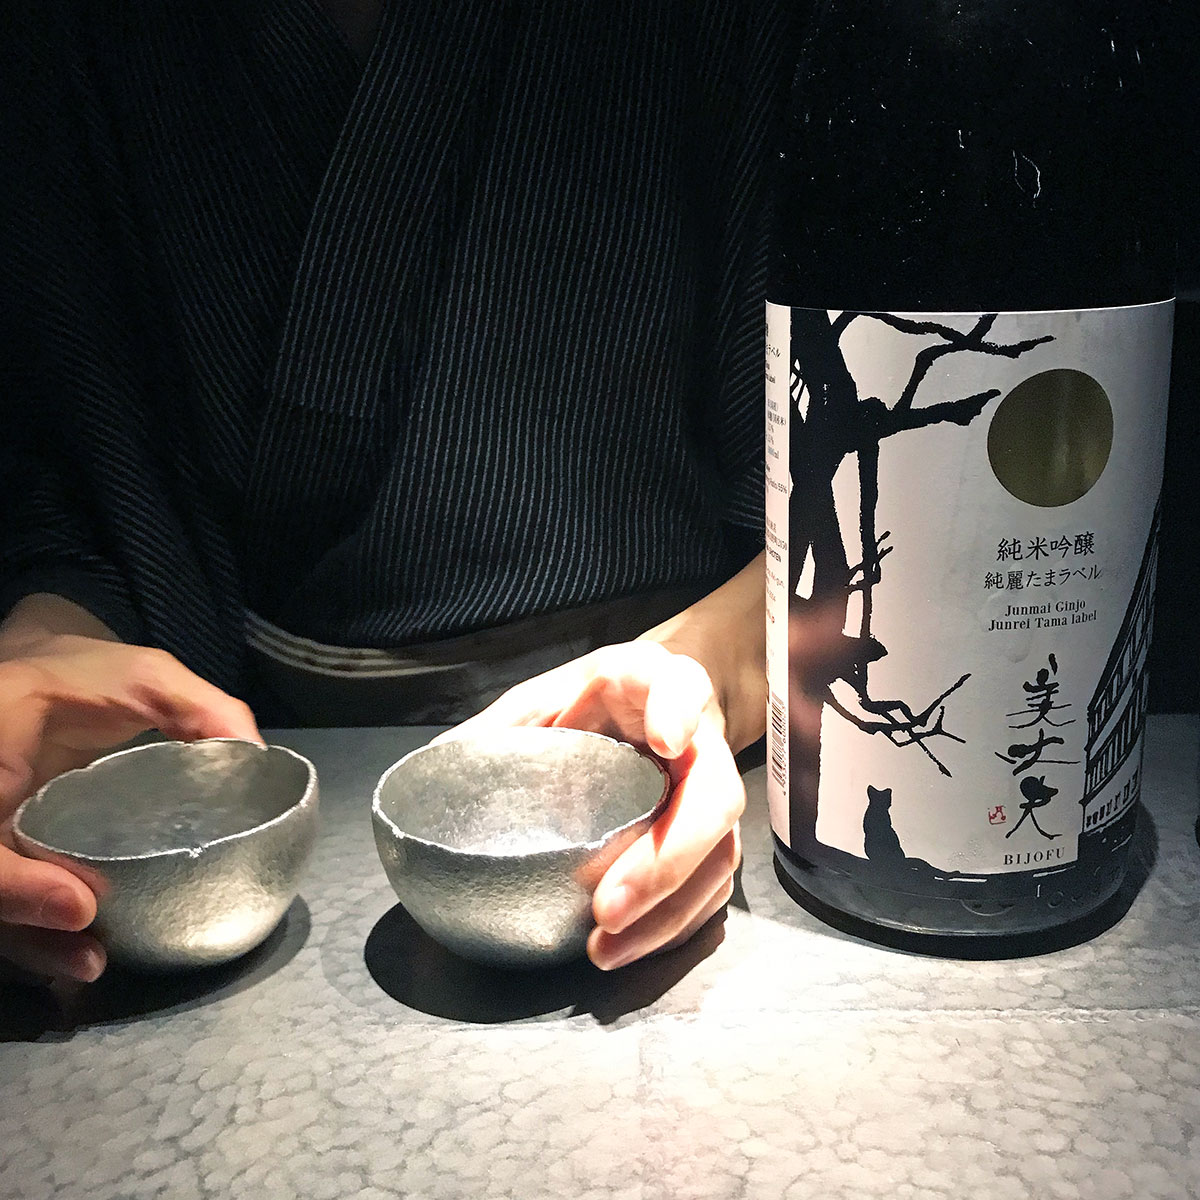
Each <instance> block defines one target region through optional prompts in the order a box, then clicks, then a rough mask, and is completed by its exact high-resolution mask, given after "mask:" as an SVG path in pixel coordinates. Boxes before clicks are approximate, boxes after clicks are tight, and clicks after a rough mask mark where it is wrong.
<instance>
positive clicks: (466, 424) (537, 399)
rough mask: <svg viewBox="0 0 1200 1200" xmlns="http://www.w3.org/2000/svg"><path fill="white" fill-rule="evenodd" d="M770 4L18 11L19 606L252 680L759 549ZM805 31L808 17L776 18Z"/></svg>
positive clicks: (12, 426) (295, 1)
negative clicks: (268, 631) (48, 604)
mask: <svg viewBox="0 0 1200 1200" xmlns="http://www.w3.org/2000/svg"><path fill="white" fill-rule="evenodd" d="M787 7H788V6H786V5H783V4H776V3H771V2H768V0H661V2H657V3H656V2H654V0H628V2H616V0H614V2H611V3H598V2H582V0H579V2H568V0H528V2H525V3H521V2H517V0H438V3H437V4H429V5H424V4H389V5H388V6H387V11H386V13H385V15H384V19H383V24H382V27H381V29H380V32H379V35H378V37H377V39H376V42H375V45H374V48H373V50H372V52H371V54H370V57H369V58H368V60H367V62H366V63H365V65H363V64H361V63H359V62H358V61H357V60H356V58H355V56H354V55H353V54H352V53H351V51H350V50H349V48H348V47H347V46H346V44H345V43H344V42H343V41H342V39H341V38H340V36H339V34H338V32H337V30H336V29H335V28H334V26H333V25H332V23H331V22H330V20H329V18H328V17H327V16H326V15H325V13H324V12H323V11H321V9H320V8H319V6H318V5H317V4H316V3H314V0H207V2H205V0H190V2H188V3H184V2H182V0H12V2H10V3H7V4H6V5H5V6H4V11H3V14H2V15H0V34H2V35H3V37H4V44H5V46H6V48H7V52H8V54H9V57H10V65H9V67H7V68H6V69H5V70H4V72H3V76H4V82H3V83H0V88H2V89H3V92H2V94H0V100H2V101H3V105H4V114H3V120H4V121H5V129H4V145H3V151H4V161H3V163H0V177H2V182H0V189H2V190H3V202H4V210H3V213H2V214H0V215H2V217H3V224H2V227H0V320H2V321H3V337H4V343H3V354H4V360H3V366H4V372H3V374H4V378H3V381H2V388H3V391H2V394H0V416H2V417H3V422H4V424H3V426H2V428H3V429H4V431H5V434H4V437H3V439H2V440H0V472H2V477H0V606H4V607H7V606H9V605H11V603H12V602H13V601H15V600H16V599H17V598H18V597H19V596H20V595H23V594H26V593H28V592H30V591H34V590H49V591H55V592H59V593H60V594H63V595H67V596H69V597H70V598H73V599H75V600H77V601H78V602H80V603H82V604H83V605H84V606H85V607H88V608H89V609H91V610H92V611H93V612H95V613H96V614H97V615H98V616H100V617H101V618H102V619H104V620H106V621H107V622H109V623H110V624H111V625H112V626H114V627H115V628H116V629H117V630H118V632H119V633H121V635H122V636H124V637H126V638H128V639H130V640H135V641H142V642H149V643H152V644H156V645H161V646H163V647H165V648H167V649H169V650H171V651H172V652H174V653H176V654H177V655H178V656H179V657H180V658H182V659H183V661H184V662H186V663H187V664H188V665H189V666H191V667H193V669H195V670H197V671H199V672H200V673H202V674H204V675H205V676H207V677H208V678H210V679H212V680H214V681H215V682H216V683H218V684H219V685H220V686H223V687H225V688H227V689H230V690H233V691H237V690H239V688H240V687H241V683H242V679H241V671H242V620H243V614H244V611H245V609H246V608H247V607H250V608H252V609H254V610H255V611H257V612H259V613H261V614H262V615H263V616H264V617H266V618H268V619H269V620H271V621H272V622H274V623H276V624H277V625H280V626H282V627H283V628H285V629H288V630H290V631H292V632H294V633H296V634H298V635H301V636H304V637H309V638H313V639H315V640H317V641H321V642H324V643H328V644H334V645H350V646H403V645H411V644H415V643H421V642H423V641H427V640H429V639H433V638H440V637H446V636H452V635H456V634H460V633H463V632H467V631H472V630H477V629H482V628H487V627H492V626H496V625H502V624H504V623H506V622H509V621H513V620H516V619H518V618H521V617H526V616H529V615H531V614H536V613H539V612H549V611H554V610H557V609H561V608H565V607H571V606H576V605H582V604H587V603H590V602H593V601H598V600H604V599H608V598H612V597H617V596H622V595H628V594H632V593H635V592H638V591H643V590H648V589H654V588H661V587H665V586H671V585H675V584H680V583H691V582H702V581H712V582H713V583H714V584H715V583H716V582H719V581H720V580H722V579H724V578H726V577H728V576H729V575H730V574H732V573H733V571H735V570H736V569H737V568H738V567H740V566H741V565H742V563H744V562H745V561H746V560H747V559H748V558H749V557H750V556H751V555H752V554H753V553H754V551H755V549H756V547H757V546H758V545H759V544H761V516H760V513H761V506H762V468H761V453H762V427H763V417H762V401H761V395H762V383H761V378H762V299H763V288H762V283H763V277H764V266H765V264H764V238H763V226H764V221H763V216H764V214H763V211H762V196H761V185H762V177H763V172H764V169H765V167H766V165H767V164H766V161H765V157H766V144H767V129H768V123H769V121H770V119H771V116H772V112H773V107H774V105H775V104H776V103H777V101H778V98H779V95H780V86H779V85H780V82H781V81H780V78H779V72H780V68H781V66H782V64H783V62H784V56H783V49H784V47H783V40H784V39H783V26H784V21H783V18H782V16H781V15H780V12H781V11H784V10H786V8H787ZM777 10H778V11H777Z"/></svg>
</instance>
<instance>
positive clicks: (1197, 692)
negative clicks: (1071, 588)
mask: <svg viewBox="0 0 1200 1200" xmlns="http://www.w3.org/2000/svg"><path fill="white" fill-rule="evenodd" d="M1167 8H1168V10H1169V24H1168V28H1169V30H1170V33H1169V37H1168V38H1167V39H1166V40H1167V41H1168V43H1169V49H1170V53H1171V57H1172V59H1173V62H1172V67H1173V71H1172V74H1173V76H1174V83H1173V89H1172V90H1173V93H1174V95H1173V98H1172V101H1171V102H1170V103H1169V105H1168V111H1169V113H1170V115H1169V117H1168V130H1169V134H1170V137H1171V142H1172V145H1173V148H1174V154H1175V166H1176V169H1177V177H1176V180H1175V185H1176V187H1177V189H1178V192H1177V197H1178V198H1177V202H1176V206H1175V207H1176V212H1177V213H1178V214H1179V296H1180V300H1179V304H1178V306H1177V308H1176V313H1175V350H1174V354H1173V356H1172V361H1171V404H1170V410H1169V413H1168V417H1167V460H1166V473H1165V476H1164V479H1163V515H1162V541H1161V544H1160V553H1159V560H1158V594H1157V604H1156V609H1157V611H1156V613H1155V623H1154V639H1153V641H1152V643H1151V647H1150V707H1151V708H1152V709H1154V710H1155V711H1157V712H1197V711H1200V564H1198V563H1197V557H1198V556H1197V550H1198V548H1200V3H1198V2H1197V0H1173V2H1172V3H1170V4H1169V5H1168V6H1167Z"/></svg>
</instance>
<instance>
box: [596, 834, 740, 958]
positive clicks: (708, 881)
mask: <svg viewBox="0 0 1200 1200" xmlns="http://www.w3.org/2000/svg"><path fill="white" fill-rule="evenodd" d="M740 860H741V845H740V842H739V839H738V833H737V828H736V827H735V828H734V829H732V830H730V831H729V833H727V834H726V835H725V837H723V838H722V839H721V841H720V842H718V843H717V845H716V846H714V847H713V849H712V850H711V851H710V852H709V854H708V856H707V857H706V858H705V859H704V861H703V862H702V863H701V864H700V866H699V867H698V868H697V869H696V870H695V871H694V872H693V873H692V875H691V876H690V877H689V878H688V880H687V881H686V883H685V884H684V885H683V886H682V887H680V888H679V889H678V890H677V891H675V892H673V893H672V894H671V895H670V896H668V897H667V898H666V899H665V900H664V901H662V903H660V904H658V905H657V906H656V907H654V908H652V909H651V910H650V911H649V912H648V913H646V914H645V915H644V916H642V917H640V918H639V919H638V920H636V921H634V922H633V923H632V924H631V925H629V926H627V927H626V928H625V929H623V930H622V931H621V932H620V933H610V932H609V931H608V930H607V929H603V928H601V927H599V926H597V927H596V928H595V929H593V930H592V932H591V934H590V936H589V937H588V946H587V952H588V957H589V958H590V959H591V960H592V962H593V963H595V964H596V966H598V967H600V968H601V969H602V970H605V971H613V970H616V969H617V968H618V967H623V966H625V965H626V964H627V963H631V962H633V961H635V960H636V959H639V958H643V957H645V956H646V955H648V954H653V953H654V952H655V951H658V950H666V949H669V948H671V947H674V946H678V945H682V944H683V943H684V942H686V941H687V940H688V938H690V937H691V936H692V934H694V933H695V932H696V931H697V930H698V929H700V928H701V927H702V926H703V925H705V924H706V923H707V922H708V921H709V919H710V918H711V917H712V916H713V915H714V914H715V913H717V912H718V911H720V909H721V908H723V907H724V906H725V905H726V904H727V903H728V902H729V898H730V896H732V895H733V877H734V871H735V870H736V868H737V864H738V862H739V861H740Z"/></svg>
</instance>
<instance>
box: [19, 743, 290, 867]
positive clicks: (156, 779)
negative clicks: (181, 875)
mask: <svg viewBox="0 0 1200 1200" xmlns="http://www.w3.org/2000/svg"><path fill="white" fill-rule="evenodd" d="M309 788H310V768H309V766H308V764H307V763H306V762H305V761H304V760H303V759H302V758H300V757H299V756H298V755H293V754H291V753H289V752H288V751H287V750H284V749H282V748H281V747H277V746H268V747H265V748H264V747H262V746H258V745H255V744H254V743H252V742H241V741H234V740H229V739H212V740H208V741H201V742H190V743H188V742H162V743H155V744H152V745H149V746H139V747H137V748H135V749H133V750H126V751H122V752H120V753H117V754H113V755H110V756H109V757H107V758H104V759H100V760H99V761H97V762H95V763H93V764H92V765H91V766H90V767H85V768H83V769H82V770H78V771H68V772H67V773H66V774H64V775H60V776H59V777H58V778H57V779H54V780H52V781H51V782H50V783H48V784H47V785H46V786H45V787H44V788H43V789H42V790H41V791H40V792H38V793H37V795H36V796H33V797H31V798H30V799H29V800H28V801H26V803H25V804H24V805H23V806H22V808H21V810H20V812H19V813H18V817H17V821H18V827H19V829H20V831H21V833H23V834H24V835H25V836H26V837H29V838H32V839H34V840H35V841H37V842H40V843H42V844H43V845H44V846H47V847H49V848H50V849H52V850H56V851H59V852H61V853H63V854H67V855H70V856H77V857H81V858H89V859H107V858H135V857H143V856H146V855H152V854H161V853H165V852H171V851H180V850H183V851H195V850H199V849H201V848H203V847H204V846H206V845H209V844H211V843H213V842H215V841H219V840H221V839H223V838H229V837H235V836H237V835H239V834H244V833H247V832H248V831H250V830H252V829H256V828H258V827H259V826H262V825H265V824H268V823H269V822H271V821H273V820H275V819H277V818H279V817H281V816H282V815H283V814H284V813H286V812H287V811H288V810H289V809H291V808H293V807H294V806H295V805H296V804H298V803H299V802H300V801H301V800H302V799H303V798H304V796H305V795H306V794H307V793H308V791H309Z"/></svg>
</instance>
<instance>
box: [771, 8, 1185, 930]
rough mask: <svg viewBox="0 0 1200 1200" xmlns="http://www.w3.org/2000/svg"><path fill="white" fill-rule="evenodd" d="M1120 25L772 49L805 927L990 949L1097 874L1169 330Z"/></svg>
mask: <svg viewBox="0 0 1200 1200" xmlns="http://www.w3.org/2000/svg"><path fill="white" fill-rule="evenodd" d="M1135 10H1136V11H1135ZM1153 11H1154V10H1153V5H1148V6H1144V7H1140V8H1139V6H1134V5H1128V4H1119V3H1113V2H1112V0H1060V2H1059V3H1055V4H1046V3H1044V0H953V2H952V0H818V3H817V4H816V5H815V13H814V16H813V17H812V20H811V23H810V24H809V26H808V28H807V32H806V34H805V36H804V38H803V40H802V43H801V45H800V46H799V58H798V62H797V66H796V70H795V75H794V79H793V83H792V87H791V92H790V98H789V102H788V112H787V120H786V122H785V123H784V125H783V127H782V130H781V134H780V144H779V146H778V157H777V170H776V172H775V179H774V185H773V186H774V232H773V244H772V250H771V256H772V257H771V265H770V277H769V285H768V304H767V345H766V393H767V504H766V525H767V549H768V586H767V608H768V620H767V635H768V677H769V690H770V705H771V711H770V724H769V729H770V733H769V762H768V770H769V785H768V794H769V800H770V807H771V820H772V828H773V830H774V834H775V839H776V854H777V862H778V864H779V866H780V867H781V868H782V871H783V872H784V873H785V877H786V879H787V881H788V886H789V887H790V888H792V889H794V890H796V891H798V892H799V893H801V894H802V896H804V897H806V898H811V899H813V900H815V901H816V902H817V906H818V909H819V907H820V906H821V905H823V906H826V907H827V908H829V909H832V910H836V911H837V912H840V913H846V914H850V915H851V916H854V917H858V918H862V919H865V920H867V921H870V922H873V923H875V924H877V925H883V926H890V927H894V928H898V929H904V930H910V931H916V932H919V933H935V934H950V935H963V934H965V935H980V934H983V935H986V934H1009V933H1017V932H1031V931H1037V930H1042V929H1046V928H1048V927H1051V926H1055V925H1060V924H1063V923H1065V922H1069V921H1072V920H1073V919H1075V918H1079V917H1081V916H1083V915H1084V914H1086V913H1088V912H1090V911H1091V910H1093V909H1095V908H1097V907H1098V906H1099V905H1101V904H1102V903H1103V902H1104V901H1105V900H1106V899H1107V898H1109V897H1111V896H1112V895H1113V894H1114V892H1115V891H1116V890H1117V889H1118V887H1119V886H1120V883H1121V880H1122V877H1123V874H1124V872H1125V867H1126V863H1127V860H1128V857H1129V849H1130V845H1131V839H1132V838H1133V834H1134V829H1135V821H1136V814H1137V810H1138V797H1139V793H1140V789H1141V786H1142V742H1143V731H1144V723H1145V709H1146V695H1147V675H1146V657H1147V647H1148V644H1149V640H1150V635H1151V619H1152V601H1153V594H1154V586H1155V574H1156V570H1157V568H1158V562H1157V542H1156V533H1157V528H1158V522H1159V514H1158V497H1159V491H1160V485H1161V479H1162V462H1163V449H1164V439H1165V427H1166V405H1167V393H1168V382H1169V380H1168V374H1169V360H1170V347H1171V332H1172V314H1173V301H1172V296H1173V271H1174V240H1173V237H1172V234H1171V219H1170V199H1171V197H1170V193H1169V189H1168V187H1167V181H1166V179H1165V178H1164V169H1165V167H1164V164H1165V161H1166V160H1165V159H1164V157H1163V133H1162V130H1163V122H1162V119H1161V111H1160V96H1159V94H1158V90H1157V80H1156V77H1155V70H1156V66H1155V53H1154V52H1155V49H1156V46H1155V43H1154V39H1153V37H1152V36H1149V35H1150V33H1152V31H1150V30H1148V29H1147V25H1146V23H1147V22H1148V21H1149V20H1151V19H1152V16H1153Z"/></svg>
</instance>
